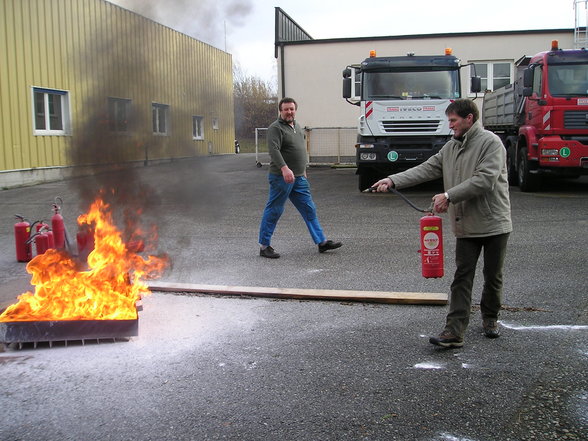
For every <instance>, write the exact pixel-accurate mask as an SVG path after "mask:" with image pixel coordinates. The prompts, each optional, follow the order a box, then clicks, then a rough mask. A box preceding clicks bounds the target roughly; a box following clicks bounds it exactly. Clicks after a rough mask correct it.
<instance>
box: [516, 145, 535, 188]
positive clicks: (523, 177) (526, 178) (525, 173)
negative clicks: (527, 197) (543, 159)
mask: <svg viewBox="0 0 588 441" xmlns="http://www.w3.org/2000/svg"><path fill="white" fill-rule="evenodd" d="M527 153H528V150H527V147H523V148H522V149H521V151H520V152H519V161H518V167H517V169H518V170H517V171H518V182H519V188H520V189H521V191H524V192H532V191H535V190H536V189H537V176H535V175H533V174H531V166H530V163H529V160H528V159H527Z"/></svg>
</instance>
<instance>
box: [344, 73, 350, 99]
mask: <svg viewBox="0 0 588 441" xmlns="http://www.w3.org/2000/svg"><path fill="white" fill-rule="evenodd" d="M343 98H348V99H349V98H351V78H343Z"/></svg>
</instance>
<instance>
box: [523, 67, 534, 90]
mask: <svg viewBox="0 0 588 441" xmlns="http://www.w3.org/2000/svg"><path fill="white" fill-rule="evenodd" d="M523 87H533V69H531V68H529V67H528V68H526V69H525V70H524V71H523Z"/></svg>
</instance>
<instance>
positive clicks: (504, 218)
mask: <svg viewBox="0 0 588 441" xmlns="http://www.w3.org/2000/svg"><path fill="white" fill-rule="evenodd" d="M441 177H442V178H443V185H444V188H445V191H446V192H447V194H448V196H449V200H450V201H451V202H450V204H449V210H448V212H449V218H450V220H451V226H452V230H453V233H454V234H455V236H456V237H458V238H468V237H484V236H494V235H497V234H504V233H510V232H511V231H512V221H511V216H510V199H509V190H508V179H507V169H506V151H505V148H504V146H503V145H502V142H501V141H500V138H499V137H498V136H496V135H495V134H493V133H492V132H489V131H487V130H484V128H483V127H482V124H481V123H480V122H479V121H477V122H475V123H474V125H473V126H472V127H471V128H470V129H469V130H468V131H467V132H466V133H465V135H464V137H463V139H462V140H458V139H456V138H452V139H451V140H449V141H448V142H447V143H446V144H445V145H444V146H443V147H442V148H441V150H440V151H439V153H437V154H436V155H434V156H431V157H430V158H429V159H428V160H427V161H426V162H424V163H422V164H419V165H417V166H415V167H413V168H411V169H409V170H406V171H405V172H402V173H397V174H394V175H391V176H390V179H392V182H393V183H394V186H395V188H397V189H401V188H405V187H410V186H413V185H416V184H420V183H422V182H426V181H431V180H434V179H438V178H441Z"/></svg>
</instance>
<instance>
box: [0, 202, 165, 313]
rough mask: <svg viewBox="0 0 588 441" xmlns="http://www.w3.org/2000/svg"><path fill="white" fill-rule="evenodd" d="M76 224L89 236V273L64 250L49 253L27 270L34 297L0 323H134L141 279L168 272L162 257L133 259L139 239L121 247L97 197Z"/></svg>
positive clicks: (144, 291) (143, 289) (24, 298)
mask: <svg viewBox="0 0 588 441" xmlns="http://www.w3.org/2000/svg"><path fill="white" fill-rule="evenodd" d="M78 224H79V225H80V227H84V228H92V229H93V230H94V250H93V251H92V252H90V254H89V255H88V267H87V268H88V269H87V270H86V269H85V268H84V267H83V265H82V264H81V263H80V262H79V261H77V260H75V259H74V258H72V257H71V256H70V254H69V253H67V252H66V251H63V250H55V249H49V250H47V251H46V252H45V253H44V254H40V255H38V256H36V257H35V258H34V259H32V260H31V261H30V262H29V263H28V264H27V267H26V269H27V272H28V273H30V274H32V278H31V284H32V285H33V286H35V292H34V293H32V292H30V291H28V292H25V293H24V294H21V295H20V296H18V302H17V303H15V304H14V305H11V306H9V307H8V308H7V309H6V310H5V311H4V312H3V313H2V314H1V315H0V322H14V321H41V320H43V321H53V320H134V319H136V318H137V309H136V302H137V301H138V300H140V299H141V297H142V296H143V295H148V294H150V291H149V288H148V287H147V285H146V284H145V283H144V282H142V279H153V278H156V277H158V276H160V275H161V274H162V273H163V271H164V270H165V268H166V267H167V266H168V263H169V261H168V259H167V257H166V256H151V255H150V256H147V257H143V256H141V255H139V254H137V252H138V251H141V250H143V249H144V244H143V239H142V238H139V235H138V234H133V235H132V236H133V241H132V242H129V244H130V245H128V244H127V243H125V242H124V241H123V239H122V236H121V233H120V232H119V231H118V230H117V228H116V227H115V226H114V222H113V220H112V214H111V211H110V206H109V205H108V204H106V203H105V202H104V201H103V200H102V199H101V198H100V197H98V198H97V199H96V200H95V201H94V203H93V204H92V206H91V207H90V209H89V211H88V213H86V214H83V215H81V216H80V217H79V218H78Z"/></svg>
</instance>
